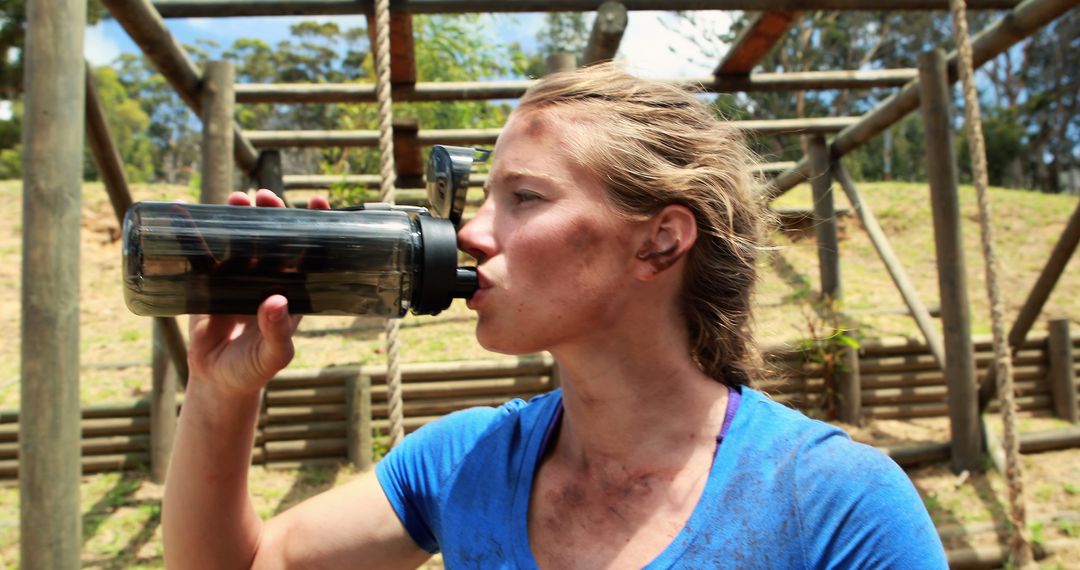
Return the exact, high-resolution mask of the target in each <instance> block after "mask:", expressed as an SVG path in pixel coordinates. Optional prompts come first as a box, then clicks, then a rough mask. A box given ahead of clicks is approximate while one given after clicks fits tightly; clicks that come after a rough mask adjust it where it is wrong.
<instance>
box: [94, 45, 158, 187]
mask: <svg viewBox="0 0 1080 570" xmlns="http://www.w3.org/2000/svg"><path fill="white" fill-rule="evenodd" d="M93 74H94V87H95V90H96V91H97V95H98V100H99V101H100V102H101V106H102V109H103V110H104V112H105V121H106V122H107V123H108V125H109V131H110V132H111V134H112V138H113V143H114V144H116V148H117V151H118V152H119V153H120V156H121V159H122V160H123V163H124V173H125V174H126V175H127V178H128V180H129V181H131V182H146V181H149V180H152V179H153V178H154V175H155V172H154V148H153V143H152V142H151V140H150V136H149V135H148V134H147V131H148V129H149V127H150V117H149V116H148V115H147V114H146V112H145V111H144V110H143V108H142V107H141V106H140V105H139V103H138V101H136V100H135V99H132V98H131V97H130V96H129V94H128V92H127V89H125V87H124V84H123V83H121V82H120V78H119V74H118V73H117V72H116V70H115V69H113V68H111V67H107V66H102V67H97V68H95V69H94V70H93ZM83 169H84V174H83V178H84V179H95V178H97V165H96V164H95V163H94V160H93V157H92V156H90V153H89V149H87V150H86V156H85V158H84V159H83Z"/></svg>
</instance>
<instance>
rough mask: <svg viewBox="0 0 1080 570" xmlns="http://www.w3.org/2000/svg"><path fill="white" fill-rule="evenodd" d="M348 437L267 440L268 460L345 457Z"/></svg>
mask: <svg viewBox="0 0 1080 570" xmlns="http://www.w3.org/2000/svg"><path fill="white" fill-rule="evenodd" d="M345 446H346V439H345V438H344V437H339V438H333V439H306V440H290V441H268V442H266V461H267V462H268V463H269V462H273V461H282V460H289V459H298V458H303V457H326V456H334V457H339V458H341V459H342V460H344V459H345V453H346V449H345Z"/></svg>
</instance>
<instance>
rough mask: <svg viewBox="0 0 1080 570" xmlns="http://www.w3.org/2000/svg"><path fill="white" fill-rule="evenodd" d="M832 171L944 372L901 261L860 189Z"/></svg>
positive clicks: (930, 324) (838, 169)
mask: <svg viewBox="0 0 1080 570" xmlns="http://www.w3.org/2000/svg"><path fill="white" fill-rule="evenodd" d="M832 169H833V175H834V176H835V177H836V180H837V182H839V183H840V187H841V188H843V190H844V193H845V194H847V197H848V202H851V209H853V210H855V213H856V214H858V216H859V220H861V221H862V225H863V228H865V229H866V235H868V236H869V237H870V241H871V242H872V243H873V244H874V249H876V250H877V252H878V256H879V257H881V261H882V263H884V264H885V269H887V270H888V271H889V276H890V277H892V280H893V283H894V284H895V285H896V289H897V290H898V291H899V292H900V296H901V297H903V298H904V303H905V304H907V307H908V311H909V312H910V313H911V316H912V317H914V318H915V323H916V324H918V326H919V330H921V331H922V333H923V338H924V339H926V345H927V346H928V347H929V348H930V352H931V353H932V354H933V355H934V358H935V359H937V363H938V367H939V368H941V369H942V370H944V368H945V347H944V345H943V344H942V342H941V336H940V335H939V334H938V332H937V326H936V325H935V323H934V321H933V318H932V317H931V316H930V311H929V310H928V309H927V308H926V305H924V304H923V302H922V299H920V298H919V293H918V292H917V291H916V290H915V286H914V285H913V284H912V283H911V279H909V278H908V276H907V272H906V271H904V267H903V266H902V265H900V260H899V259H897V257H896V253H895V252H894V251H893V248H892V245H890V244H889V238H888V237H886V236H885V232H884V231H883V230H882V229H881V224H879V223H878V221H877V217H876V216H874V212H873V211H872V210H871V209H870V208H869V207H867V206H866V204H864V203H863V200H862V195H861V194H860V193H859V189H858V188H856V187H855V183H854V182H852V181H851V177H849V176H848V175H847V171H846V170H844V167H843V165H841V164H840V162H839V161H834V162H833V164H832Z"/></svg>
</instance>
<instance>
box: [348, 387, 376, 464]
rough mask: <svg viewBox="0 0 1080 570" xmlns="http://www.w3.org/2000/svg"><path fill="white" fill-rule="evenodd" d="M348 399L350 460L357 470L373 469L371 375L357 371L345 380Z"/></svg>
mask: <svg viewBox="0 0 1080 570" xmlns="http://www.w3.org/2000/svg"><path fill="white" fill-rule="evenodd" d="M345 397H346V398H347V399H348V403H347V405H348V414H349V420H348V423H347V428H348V452H349V462H350V463H352V464H353V465H354V466H355V467H356V470H357V471H367V470H368V469H371V465H372V463H373V461H374V458H373V451H372V439H371V376H369V375H367V374H363V373H357V374H354V375H352V376H349V377H348V379H346V380H345Z"/></svg>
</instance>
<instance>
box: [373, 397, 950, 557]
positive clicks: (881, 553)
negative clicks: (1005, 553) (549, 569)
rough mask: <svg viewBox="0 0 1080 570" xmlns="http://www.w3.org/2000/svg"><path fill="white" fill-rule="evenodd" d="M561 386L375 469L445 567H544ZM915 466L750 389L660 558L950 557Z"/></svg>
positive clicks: (409, 440)
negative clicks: (535, 492) (541, 554)
mask: <svg viewBox="0 0 1080 570" xmlns="http://www.w3.org/2000/svg"><path fill="white" fill-rule="evenodd" d="M561 398H562V393H561V392H560V391H558V390H556V391H555V392H552V393H549V394H545V395H542V396H538V397H536V398H533V399H532V400H531V401H529V402H528V403H526V402H523V401H521V400H513V401H510V402H507V403H506V404H504V405H503V406H501V407H499V408H475V409H471V410H465V411H461V412H457V413H454V414H451V415H449V416H447V417H446V418H443V419H441V420H439V421H437V422H434V423H431V424H428V425H427V426H425V427H423V428H421V429H420V430H418V431H417V432H416V433H413V434H412V435H410V436H408V437H406V438H405V439H404V440H402V442H401V444H400V445H399V446H398V447H396V448H395V449H394V450H393V451H391V452H390V453H389V454H388V455H387V456H386V457H385V458H384V459H383V460H382V461H380V462H379V463H378V464H377V465H376V468H375V473H376V475H377V476H378V479H379V482H380V484H381V485H382V488H383V491H384V492H385V493H386V496H387V498H388V499H389V500H390V504H391V505H393V508H394V510H395V511H396V512H397V515H398V517H399V518H400V519H401V522H402V524H403V525H404V526H405V529H406V530H407V531H408V532H409V534H410V535H411V536H412V538H413V539H414V540H415V541H416V543H417V544H418V545H419V546H420V547H421V548H423V549H424V550H426V551H428V552H431V553H435V552H438V551H440V550H441V551H442V553H443V559H444V561H445V563H446V566H447V567H448V568H530V569H531V568H536V562H535V560H534V559H533V556H532V551H531V550H530V548H529V531H528V508H529V499H530V494H531V491H532V483H533V475H534V474H535V473H536V469H537V467H538V465H539V461H540V458H541V457H542V456H543V453H544V451H545V450H544V449H543V443H544V440H545V435H546V434H547V432H548V431H549V429H550V427H551V426H552V425H553V424H554V422H556V421H557V419H558V416H559V414H558V411H559V410H560V409H561ZM946 567H947V564H946V559H945V552H944V550H943V549H942V546H941V541H940V539H939V538H938V535H937V532H936V531H935V529H934V525H933V523H932V522H931V520H930V517H929V515H928V514H927V512H926V508H925V507H924V506H923V504H922V501H921V500H920V499H919V495H918V493H916V491H915V488H914V487H913V486H912V484H911V481H910V480H909V479H908V477H907V475H905V474H904V472H903V471H902V470H901V469H900V468H899V467H898V466H897V465H896V464H895V463H893V461H892V460H890V459H889V458H888V457H886V456H885V455H883V454H882V453H880V452H878V451H877V450H875V449H873V448H871V447H868V446H865V445H862V444H859V443H855V442H853V441H851V439H850V438H849V437H848V436H847V434H846V433H844V432H843V431H841V430H839V429H837V428H835V427H833V426H830V425H828V424H826V423H823V422H819V421H816V420H811V419H809V418H807V417H806V416H804V415H802V414H801V413H799V412H797V411H794V410H791V409H789V408H787V407H785V406H783V405H781V404H778V403H776V402H773V401H772V400H770V399H769V398H768V397H766V396H764V395H763V394H761V393H760V392H757V391H755V390H752V389H750V388H742V402H741V405H740V406H739V408H738V410H737V411H736V413H735V417H734V419H733V421H732V423H731V425H730V429H729V431H728V433H727V434H726V436H725V437H724V438H723V443H722V445H720V447H719V448H718V449H717V452H716V455H715V458H714V459H713V465H712V469H711V471H710V473H709V479H708V481H707V482H706V484H705V489H704V491H703V493H702V496H701V499H700V500H699V501H698V504H697V506H696V507H695V508H694V511H693V513H691V515H690V518H689V520H688V521H687V522H686V526H685V527H684V528H683V530H682V532H680V533H679V535H678V536H676V537H675V539H674V540H673V541H672V542H671V544H669V545H668V546H667V548H665V549H664V551H663V552H661V553H660V554H659V555H658V556H657V557H656V558H655V559H654V560H653V561H652V562H651V563H649V565H648V566H647V568H649V569H660V568H946Z"/></svg>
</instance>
